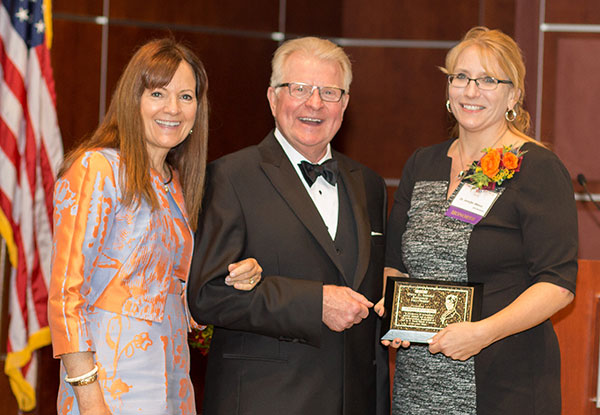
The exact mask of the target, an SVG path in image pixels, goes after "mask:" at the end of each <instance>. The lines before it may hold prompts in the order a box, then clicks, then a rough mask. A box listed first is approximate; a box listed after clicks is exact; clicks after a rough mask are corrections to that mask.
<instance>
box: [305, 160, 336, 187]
mask: <svg viewBox="0 0 600 415" xmlns="http://www.w3.org/2000/svg"><path fill="white" fill-rule="evenodd" d="M299 166H300V171H302V175H303V176H304V180H306V183H308V186H309V187H310V186H312V185H313V183H314V182H315V180H317V177H319V176H323V178H324V179H325V180H327V182H328V183H329V184H330V185H332V186H335V184H336V183H337V178H338V174H339V172H338V165H337V161H336V160H334V159H329V160H325V161H324V162H323V163H321V164H312V163H309V162H308V161H302V162H301V163H300V164H299Z"/></svg>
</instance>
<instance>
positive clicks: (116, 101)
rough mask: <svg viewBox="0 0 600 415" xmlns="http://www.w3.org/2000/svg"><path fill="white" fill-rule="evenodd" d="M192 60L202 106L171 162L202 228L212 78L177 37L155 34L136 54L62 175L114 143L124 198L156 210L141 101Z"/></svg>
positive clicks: (191, 218) (127, 202)
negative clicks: (100, 118) (103, 113)
mask: <svg viewBox="0 0 600 415" xmlns="http://www.w3.org/2000/svg"><path fill="white" fill-rule="evenodd" d="M184 61H185V62H187V63H188V64H189V65H190V66H191V67H192V70H193V72H194V77H195V78H196V91H195V92H196V99H197V102H198V108H197V111H196V119H195V121H194V126H193V129H192V132H191V133H190V134H189V136H188V137H187V138H186V139H185V140H184V141H183V142H182V143H181V144H179V145H177V146H176V147H174V148H172V149H171V150H170V151H169V153H168V154H167V160H166V161H167V163H168V164H169V165H170V166H171V167H172V168H173V169H175V170H176V171H178V172H179V177H180V180H181V185H182V187H183V196H184V199H185V204H186V208H187V212H188V216H189V221H190V226H191V227H192V229H194V230H195V229H196V226H197V222H198V213H199V211H200V206H201V203H202V194H203V186H204V174H205V170H206V152H207V140H208V99H207V89H208V79H207V76H206V70H205V69H204V65H203V64H202V62H201V61H200V59H198V57H197V56H196V55H195V54H194V53H193V52H192V51H191V50H190V49H189V48H187V47H186V46H184V45H182V44H180V43H178V42H176V41H175V40H174V39H171V38H164V39H155V40H151V41H150V42H148V43H146V44H144V45H143V46H142V47H140V48H139V49H138V50H137V52H136V53H135V54H134V55H133V57H132V58H131V60H130V61H129V63H128V64H127V66H126V67H125V70H124V71H123V74H122V75H121V78H120V79H119V81H118V83H117V87H116V90H115V92H114V95H113V97H112V100H111V103H110V106H109V107H108V111H107V113H106V117H105V118H104V120H103V121H102V123H101V124H100V126H99V127H98V128H97V129H96V131H95V132H94V133H93V134H92V136H91V137H90V138H89V139H87V140H85V141H84V142H82V143H81V144H80V145H79V146H78V147H77V148H76V149H75V150H73V151H72V152H71V153H69V154H68V155H67V156H66V157H65V160H64V162H63V165H62V167H61V169H60V172H59V177H60V176H62V175H63V174H64V173H65V171H66V170H67V169H68V168H69V167H70V166H71V165H72V164H73V162H74V161H75V160H76V159H78V158H79V157H80V156H81V155H82V154H83V153H84V152H86V151H88V150H91V149H97V148H114V149H117V150H118V151H119V153H120V158H121V167H122V168H121V169H120V177H119V180H120V182H121V187H122V188H123V200H122V201H121V203H123V204H124V205H126V206H132V205H136V204H137V203H139V202H140V201H141V199H144V200H145V201H146V202H147V203H148V204H149V205H150V206H152V208H153V209H157V208H158V207H159V204H158V198H157V197H156V194H155V192H154V190H153V188H152V184H151V180H150V160H149V157H148V153H147V150H146V144H145V139H144V126H143V121H142V116H141V112H140V101H141V97H142V94H143V92H144V90H145V89H154V88H160V87H164V86H166V85H167V84H169V82H171V79H172V78H173V75H174V74H175V72H176V71H177V68H178V67H179V65H180V63H181V62H184Z"/></svg>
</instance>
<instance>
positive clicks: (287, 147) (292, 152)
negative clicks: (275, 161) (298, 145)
mask: <svg viewBox="0 0 600 415" xmlns="http://www.w3.org/2000/svg"><path fill="white" fill-rule="evenodd" d="M275 138H276V139H277V141H279V144H280V145H281V147H282V148H283V151H284V152H285V154H286V156H287V157H288V159H290V162H291V163H292V165H293V166H294V167H295V168H296V170H297V171H298V173H299V174H300V170H299V168H298V164H300V162H301V161H309V160H307V159H306V157H304V156H303V155H302V154H300V152H298V150H296V149H295V148H294V147H292V145H291V144H290V143H289V141H288V140H287V139H286V138H285V137H284V136H283V134H281V131H279V130H278V129H277V128H275ZM330 158H331V144H327V151H326V152H325V155H324V156H323V158H321V160H319V161H318V163H317V164H321V163H323V162H324V161H325V160H329V159H330ZM309 162H310V161H309Z"/></svg>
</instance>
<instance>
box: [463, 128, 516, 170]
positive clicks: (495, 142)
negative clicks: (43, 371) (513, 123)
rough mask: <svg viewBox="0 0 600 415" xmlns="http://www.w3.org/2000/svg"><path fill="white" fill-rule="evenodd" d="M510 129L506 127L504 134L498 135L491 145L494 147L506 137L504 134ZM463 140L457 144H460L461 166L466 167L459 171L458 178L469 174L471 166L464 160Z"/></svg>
mask: <svg viewBox="0 0 600 415" xmlns="http://www.w3.org/2000/svg"><path fill="white" fill-rule="evenodd" d="M507 131H508V128H506V129H505V130H504V131H503V132H502V134H500V137H498V138H497V139H496V141H494V144H492V145H491V147H490V148H494V147H495V146H496V144H498V142H500V140H501V139H502V137H504V134H506V132H507ZM461 143H462V142H461V141H460V140H459V141H458V142H457V143H456V145H457V146H458V157H459V158H460V165H461V166H466V168H464V169H463V170H461V171H459V172H458V176H457V177H458V178H459V179H462V178H463V177H464V176H465V174H467V172H468V171H469V167H470V166H471V165H470V164H468V165H466V164H465V162H464V160H463V151H462V146H461Z"/></svg>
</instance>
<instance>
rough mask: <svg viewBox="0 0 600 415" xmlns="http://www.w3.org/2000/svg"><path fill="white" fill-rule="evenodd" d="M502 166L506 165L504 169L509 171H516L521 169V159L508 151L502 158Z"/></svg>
mask: <svg viewBox="0 0 600 415" xmlns="http://www.w3.org/2000/svg"><path fill="white" fill-rule="evenodd" d="M502 164H504V167H506V168H507V169H509V170H515V169H516V168H517V167H519V158H518V157H517V156H516V154H514V153H511V152H510V151H508V152H506V153H504V156H502Z"/></svg>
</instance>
